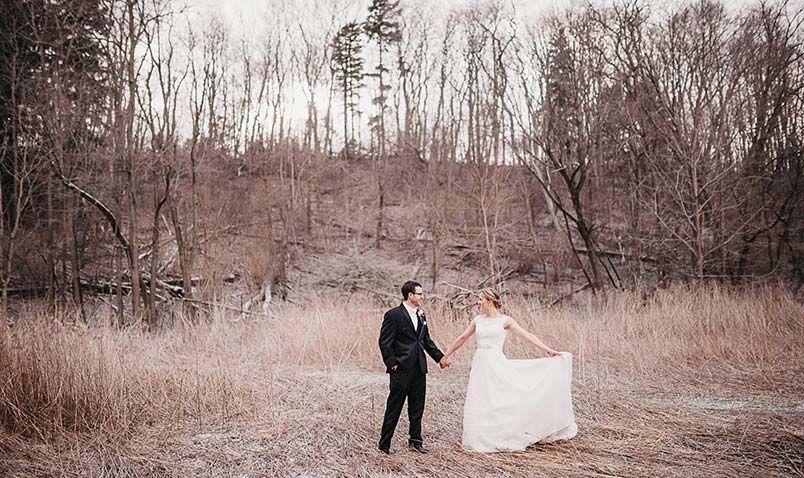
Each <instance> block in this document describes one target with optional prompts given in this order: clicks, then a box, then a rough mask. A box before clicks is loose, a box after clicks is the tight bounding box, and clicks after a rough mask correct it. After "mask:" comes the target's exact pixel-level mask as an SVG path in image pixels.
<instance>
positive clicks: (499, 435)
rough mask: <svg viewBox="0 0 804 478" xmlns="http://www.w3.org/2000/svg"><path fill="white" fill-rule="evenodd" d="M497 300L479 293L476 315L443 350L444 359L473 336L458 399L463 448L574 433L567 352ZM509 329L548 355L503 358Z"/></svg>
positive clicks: (508, 446)
mask: <svg viewBox="0 0 804 478" xmlns="http://www.w3.org/2000/svg"><path fill="white" fill-rule="evenodd" d="M485 295H487V296H488V297H484V296H485ZM495 299H496V303H495ZM497 304H499V296H498V295H496V293H495V292H493V291H489V290H484V291H483V292H481V298H480V300H479V306H480V310H481V315H478V316H477V317H475V318H474V320H472V323H471V324H470V325H469V327H467V329H466V330H465V331H464V332H463V333H462V334H461V335H460V336H459V337H458V338H457V339H455V341H454V342H453V344H452V345H451V346H450V348H449V350H448V351H447V353H446V354H445V358H447V359H449V357H450V356H451V355H452V354H453V353H454V352H455V351H456V350H458V349H459V348H460V347H461V346H462V345H463V344H464V343H465V342H466V341H467V340H468V339H469V337H471V336H472V335H476V340H477V350H476V351H475V355H474V357H473V359H472V369H471V372H470V374H469V384H468V386H467V390H466V402H465V404H464V417H463V436H462V440H461V443H462V446H463V448H464V449H465V450H468V451H479V452H494V451H514V450H524V449H525V448H526V447H527V446H528V445H531V444H534V443H538V442H542V443H545V442H551V441H555V440H561V439H569V438H572V437H574V436H575V434H576V433H577V427H576V425H575V416H574V414H573V411H572V396H571V380H572V354H570V353H569V352H558V351H556V350H554V349H552V348H550V347H548V346H547V345H545V344H544V343H543V342H542V341H541V340H540V339H539V338H538V337H536V336H535V335H533V334H532V333H530V332H528V331H526V330H524V329H523V328H522V327H521V326H520V325H519V324H517V323H516V321H515V320H513V319H512V318H510V317H507V316H505V315H503V314H501V313H500V312H499V308H498V307H499V306H498V305H497ZM509 331H510V332H513V333H514V334H515V335H517V336H519V337H521V338H523V339H524V340H525V341H527V342H528V343H530V344H532V345H533V346H534V347H536V348H538V349H540V350H542V351H543V352H545V353H546V354H548V355H549V357H546V358H540V359H531V360H511V359H508V358H507V357H505V355H504V353H503V344H504V343H505V338H506V336H507V332H509Z"/></svg>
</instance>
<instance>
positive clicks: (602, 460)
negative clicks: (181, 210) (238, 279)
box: [0, 287, 804, 478]
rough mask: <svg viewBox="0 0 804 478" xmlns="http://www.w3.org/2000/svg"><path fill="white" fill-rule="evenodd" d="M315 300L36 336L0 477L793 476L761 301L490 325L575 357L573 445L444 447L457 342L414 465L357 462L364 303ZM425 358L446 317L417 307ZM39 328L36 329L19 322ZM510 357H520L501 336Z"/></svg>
mask: <svg viewBox="0 0 804 478" xmlns="http://www.w3.org/2000/svg"><path fill="white" fill-rule="evenodd" d="M362 300H363V299H362V298H361V297H360V296H358V295H355V296H352V299H351V301H349V302H348V303H336V302H334V301H331V300H325V299H322V298H319V299H316V300H310V301H307V302H306V303H305V305H304V306H301V305H287V306H284V307H283V308H281V309H280V310H279V311H278V312H277V313H276V315H275V317H274V318H273V319H271V320H270V321H264V320H263V321H258V320H253V321H251V320H249V321H233V320H230V319H228V318H226V312H225V311H222V312H221V313H219V314H217V315H216V316H215V317H214V318H211V319H209V320H208V321H206V322H204V323H202V324H200V325H195V326H189V325H184V326H176V327H174V328H173V329H167V330H163V331H162V332H160V333H159V334H158V335H155V336H151V335H147V334H143V333H140V332H138V331H137V332H135V331H132V330H129V331H125V332H122V333H121V332H116V331H113V330H110V329H109V328H107V327H106V326H103V325H98V324H96V325H91V326H89V327H77V326H65V325H45V324H46V319H45V318H44V316H43V315H41V314H40V313H38V312H37V311H36V310H31V311H30V313H29V316H30V317H29V320H27V321H25V322H22V323H18V324H17V325H16V326H15V327H14V328H13V329H12V333H11V336H10V338H9V340H8V341H7V343H5V344H3V345H2V348H0V363H1V364H2V367H0V418H1V419H2V423H3V429H2V431H0V476H4V477H9V478H11V477H27V476H87V477H89V476H91V477H148V476H154V477H156V476H176V477H184V476H208V477H260V476H270V477H273V476H280V477H284V476H288V477H339V476H360V477H396V476H400V477H401V476H405V477H409V476H439V477H447V476H449V477H453V476H455V477H468V476H472V477H474V476H499V477H533V476H550V477H553V476H554V477H586V476H589V477H594V476H600V477H604V476H605V477H612V476H622V477H638V476H662V477H680V476H695V477H697V476H707V477H709V476H713V477H714V476H722V477H734V476H762V477H783V476H784V477H788V476H804V360H802V358H803V357H804V340H802V337H804V306H802V304H800V303H798V302H796V301H795V300H793V298H792V297H790V296H789V295H787V294H786V293H785V292H780V291H778V290H774V289H757V290H754V291H742V292H734V291H729V290H725V289H719V288H716V287H705V288H699V289H685V288H676V289H672V290H666V291H658V292H657V293H655V294H653V295H652V296H649V297H641V296H639V295H636V294H630V293H620V294H610V295H609V296H608V297H606V298H605V299H603V298H593V297H586V298H580V297H579V298H578V299H577V300H576V301H575V302H574V303H572V304H566V305H562V306H556V307H553V308H549V309H546V308H544V307H543V306H541V305H540V304H538V303H536V302H534V301H526V300H523V299H516V298H511V299H509V300H508V303H507V304H506V305H505V307H504V310H505V312H507V313H508V314H509V315H511V316H513V317H515V318H517V319H519V321H520V323H522V324H523V325H525V326H526V328H528V329H529V330H531V331H533V332H535V333H537V335H540V336H541V337H542V338H543V339H544V340H545V341H546V342H547V343H549V344H551V345H553V346H555V347H556V348H560V349H564V350H569V351H572V352H573V353H574V382H573V397H574V405H575V413H576V418H577V423H578V427H579V433H578V436H577V437H576V438H575V439H573V440H571V441H569V442H563V443H555V444H550V445H546V446H535V447H532V448H530V449H528V450H527V451H525V452H521V453H500V454H490V455H484V454H470V453H466V452H463V451H462V450H461V448H460V435H461V416H462V406H463V397H464V393H465V387H466V382H467V378H468V367H469V364H470V362H471V355H472V353H473V349H474V345H473V341H470V343H469V344H468V345H467V347H465V348H464V350H461V351H460V352H459V353H458V354H456V356H455V365H454V366H453V367H452V368H450V369H447V370H439V369H438V367H437V366H431V373H430V374H429V376H428V382H429V383H428V395H427V407H426V409H425V417H424V433H425V439H426V441H427V443H428V446H429V447H430V449H431V452H430V454H428V455H425V456H422V455H418V454H414V453H411V452H408V451H407V450H406V449H405V447H404V444H405V439H406V436H405V433H406V431H407V421H406V417H404V415H403V418H402V420H401V421H400V425H399V427H398V429H397V434H396V436H395V437H394V444H393V448H394V451H393V453H392V454H391V455H390V456H381V455H380V454H379V453H378V452H377V450H376V449H375V446H376V445H375V443H376V441H377V438H378V433H379V426H380V422H381V418H382V413H383V407H384V400H385V397H386V392H387V377H386V376H385V374H384V373H383V372H382V368H381V360H380V357H379V351H378V349H377V345H376V340H377V334H378V330H379V325H380V320H381V313H382V307H381V306H380V305H379V304H369V303H364V302H362ZM427 310H428V314H429V317H430V326H431V334H432V335H433V337H434V339H435V340H436V342H437V343H438V344H439V346H441V348H442V349H444V348H446V347H447V345H448V344H449V342H451V340H452V339H453V338H454V337H455V336H456V335H457V334H458V333H459V332H460V331H461V330H462V329H463V327H464V326H465V325H466V323H467V322H468V320H469V319H470V314H469V313H466V315H465V317H464V318H462V319H460V320H457V321H451V320H450V319H448V318H447V317H449V314H448V313H447V312H446V311H444V310H439V308H438V306H437V304H429V307H428V308H427ZM37 314H39V316H37ZM507 353H508V355H509V356H512V357H513V356H515V357H527V356H531V353H532V352H530V351H529V350H527V349H526V348H525V347H524V344H523V343H522V342H516V341H515V339H512V340H511V343H509V344H508V349H507Z"/></svg>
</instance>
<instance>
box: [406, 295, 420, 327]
mask: <svg viewBox="0 0 804 478" xmlns="http://www.w3.org/2000/svg"><path fill="white" fill-rule="evenodd" d="M402 305H404V306H405V310H407V311H408V315H409V316H410V320H411V321H412V322H413V330H415V331H417V332H418V331H419V316H418V314H417V313H416V312H418V310H419V309H414V308H413V307H411V306H409V305H408V304H407V302H402Z"/></svg>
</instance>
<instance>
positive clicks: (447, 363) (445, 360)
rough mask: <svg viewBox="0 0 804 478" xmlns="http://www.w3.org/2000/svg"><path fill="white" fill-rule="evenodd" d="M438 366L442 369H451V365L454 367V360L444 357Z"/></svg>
mask: <svg viewBox="0 0 804 478" xmlns="http://www.w3.org/2000/svg"><path fill="white" fill-rule="evenodd" d="M438 365H439V366H440V367H441V368H442V369H444V368H447V367H449V366H450V365H452V360H450V359H448V358H447V357H442V358H441V361H440V362H438Z"/></svg>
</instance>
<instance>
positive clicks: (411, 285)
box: [402, 280, 422, 300]
mask: <svg viewBox="0 0 804 478" xmlns="http://www.w3.org/2000/svg"><path fill="white" fill-rule="evenodd" d="M421 286H422V285H421V284H419V283H418V282H416V281H415V280H409V281H407V282H405V283H404V284H402V300H408V294H412V293H414V292H416V287H421Z"/></svg>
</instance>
